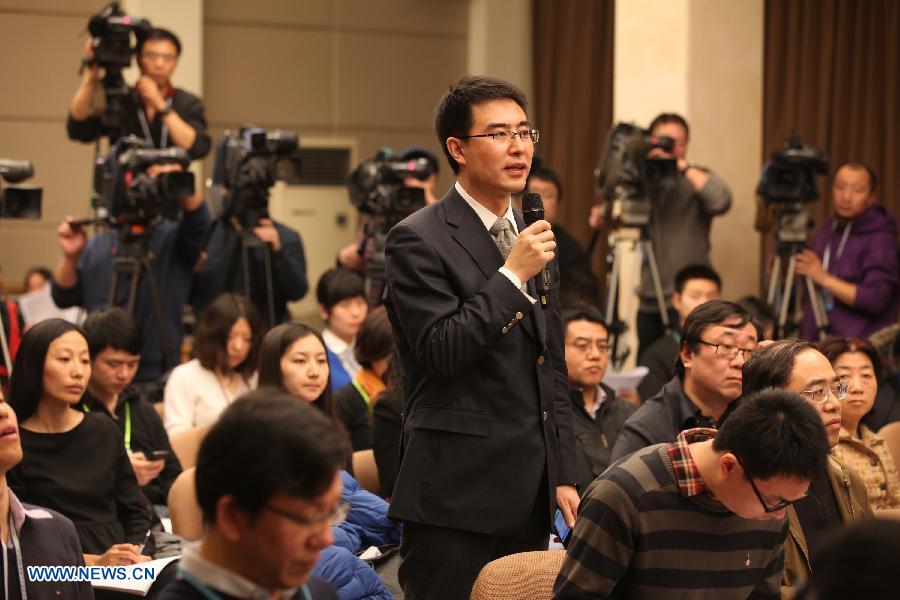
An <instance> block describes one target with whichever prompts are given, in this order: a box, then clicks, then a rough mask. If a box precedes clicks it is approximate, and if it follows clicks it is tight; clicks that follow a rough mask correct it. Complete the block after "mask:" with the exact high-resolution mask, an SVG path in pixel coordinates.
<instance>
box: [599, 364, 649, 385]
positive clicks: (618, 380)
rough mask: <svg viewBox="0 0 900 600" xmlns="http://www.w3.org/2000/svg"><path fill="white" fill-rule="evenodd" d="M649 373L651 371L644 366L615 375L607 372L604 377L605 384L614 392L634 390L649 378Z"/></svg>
mask: <svg viewBox="0 0 900 600" xmlns="http://www.w3.org/2000/svg"><path fill="white" fill-rule="evenodd" d="M649 372H650V369H648V368H647V367H645V366H643V365H641V366H638V367H635V368H633V369H632V370H630V371H624V372H622V373H613V372H612V371H607V372H606V375H604V376H603V383H605V384H606V385H608V386H609V387H611V388H612V389H614V390H621V389H630V390H633V389H635V388H637V386H638V384H639V383H640V382H641V380H642V379H643V378H644V377H646V376H647V373H649Z"/></svg>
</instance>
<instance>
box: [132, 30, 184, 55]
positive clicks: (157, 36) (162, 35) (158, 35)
mask: <svg viewBox="0 0 900 600" xmlns="http://www.w3.org/2000/svg"><path fill="white" fill-rule="evenodd" d="M155 40H168V41H170V42H172V43H173V44H175V55H176V56H181V40H179V39H178V36H177V35H175V34H174V33H172V32H171V31H169V30H168V29H163V28H162V27H153V28H152V29H150V31H148V32H147V33H146V34H144V35H139V36H137V43H136V45H135V53H136V54H137V55H138V56H140V55H141V52H142V51H143V50H144V44H145V43H147V42H152V41H155Z"/></svg>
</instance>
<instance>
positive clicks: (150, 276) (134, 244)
mask: <svg viewBox="0 0 900 600" xmlns="http://www.w3.org/2000/svg"><path fill="white" fill-rule="evenodd" d="M149 235H150V231H149V230H148V231H146V232H145V236H143V237H142V238H140V239H137V240H126V239H122V243H121V246H120V248H121V254H120V255H119V256H117V257H116V259H115V261H114V262H113V273H112V279H111V280H110V283H109V298H108V300H107V306H108V307H109V308H112V307H114V306H119V304H118V303H117V302H116V300H117V298H118V296H119V283H120V281H127V282H128V297H127V299H126V301H125V310H127V311H128V313H129V314H131V315H132V316H133V317H135V319H137V296H138V287H139V285H140V282H141V279H142V278H143V277H146V280H147V285H149V286H150V299H151V301H152V302H153V314H154V316H155V318H156V323H157V325H158V330H159V343H160V346H161V348H162V354H163V372H165V371H168V370H169V369H171V368H172V367H174V366H175V365H174V364H172V356H173V353H174V348H173V347H172V342H171V340H170V339H169V334H168V332H167V331H166V322H165V320H164V319H163V311H162V302H161V301H160V296H159V284H158V282H157V279H156V273H155V272H154V271H153V255H152V254H151V253H150V251H149V250H148V249H147V247H146V246H145V244H144V240H145V239H146V238H147V237H149ZM122 238H124V235H123V236H122Z"/></svg>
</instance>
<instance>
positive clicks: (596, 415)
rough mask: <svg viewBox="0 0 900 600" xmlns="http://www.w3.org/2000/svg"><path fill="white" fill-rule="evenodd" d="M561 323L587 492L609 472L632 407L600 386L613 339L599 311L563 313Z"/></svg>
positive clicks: (583, 484) (584, 308)
mask: <svg viewBox="0 0 900 600" xmlns="http://www.w3.org/2000/svg"><path fill="white" fill-rule="evenodd" d="M562 320H563V326H564V327H565V328H566V369H567V370H568V372H569V386H570V387H571V388H572V390H571V395H570V399H571V400H572V429H573V430H574V433H575V452H576V454H577V461H578V462H577V465H578V484H579V487H578V489H580V490H582V491H584V490H586V489H587V486H588V485H589V484H590V483H591V482H592V481H593V480H594V479H595V478H596V477H597V476H598V475H600V474H601V473H603V471H605V470H606V467H608V466H609V462H610V461H609V457H610V454H611V453H612V448H613V445H614V444H615V443H616V438H618V437H619V432H621V431H622V426H623V425H624V424H625V419H627V418H628V417H629V416H630V415H631V413H633V412H634V406H632V405H631V404H630V403H629V402H628V401H627V400H625V399H624V398H621V397H618V396H616V392H615V391H614V390H613V389H612V388H610V387H609V386H607V385H605V384H603V383H601V380H602V379H603V375H604V374H605V373H606V367H607V365H608V364H609V333H608V331H607V329H606V323H604V321H603V317H602V316H601V315H600V311H598V310H597V309H596V308H594V307H593V306H588V305H586V304H577V305H574V306H570V307H567V308H565V309H563V311H562Z"/></svg>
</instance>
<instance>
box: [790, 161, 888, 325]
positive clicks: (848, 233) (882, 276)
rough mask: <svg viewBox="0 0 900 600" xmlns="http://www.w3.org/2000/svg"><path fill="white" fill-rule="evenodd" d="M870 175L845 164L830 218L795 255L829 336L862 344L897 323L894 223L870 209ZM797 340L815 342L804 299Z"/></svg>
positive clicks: (833, 189) (836, 179)
mask: <svg viewBox="0 0 900 600" xmlns="http://www.w3.org/2000/svg"><path fill="white" fill-rule="evenodd" d="M877 181H878V180H877V178H876V176H875V172H874V171H873V170H872V169H871V168H870V167H868V166H866V165H863V164H860V163H852V162H848V163H844V164H843V165H841V166H840V167H838V169H837V171H835V174H834V182H833V183H832V186H831V195H832V199H833V200H834V213H835V214H834V216H833V217H831V218H829V219H827V220H826V221H825V222H824V223H822V225H821V226H820V227H819V229H818V230H817V231H816V234H815V237H814V238H813V240H812V243H811V249H805V250H801V251H800V252H798V253H797V267H796V269H797V274H799V275H806V276H807V277H809V278H810V279H811V280H812V281H813V283H815V284H816V286H817V288H818V289H817V291H818V293H819V294H820V296H821V297H822V299H823V301H824V302H823V304H824V307H825V311H826V312H827V314H828V322H829V325H830V333H833V334H835V335H838V336H842V337H858V338H865V337H868V336H869V335H871V334H873V333H875V332H876V331H878V330H879V329H881V328H883V327H887V326H888V325H892V324H893V323H895V322H896V321H897V312H898V309H900V281H898V272H900V266H898V264H897V220H896V219H895V218H894V216H893V215H891V214H890V213H889V212H888V211H887V209H886V208H885V207H884V206H882V205H878V204H876V203H875V200H876V195H875V191H876V189H877ZM803 315H804V316H803V323H802V326H801V327H802V334H803V337H805V338H806V339H810V340H812V339H816V337H817V331H816V324H815V321H814V318H813V315H812V309H811V306H810V302H809V299H808V298H807V299H806V301H805V303H804V309H803Z"/></svg>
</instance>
